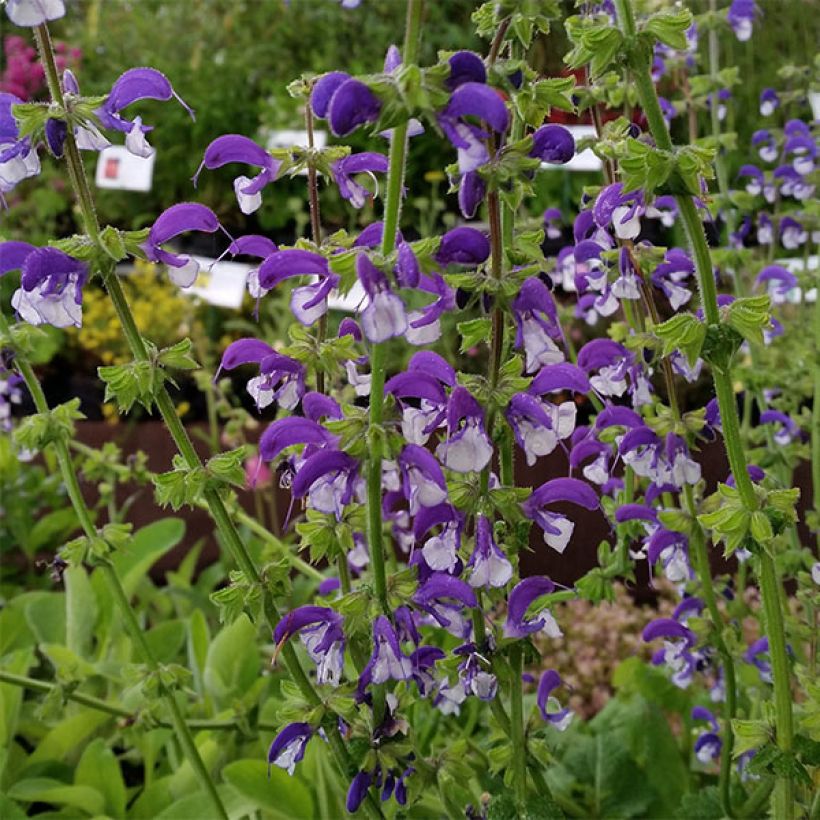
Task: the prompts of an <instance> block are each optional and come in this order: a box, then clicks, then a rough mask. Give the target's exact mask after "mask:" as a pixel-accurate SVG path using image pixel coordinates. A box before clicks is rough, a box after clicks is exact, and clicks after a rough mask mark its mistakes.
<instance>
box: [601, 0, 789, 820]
mask: <svg viewBox="0 0 820 820" xmlns="http://www.w3.org/2000/svg"><path fill="white" fill-rule="evenodd" d="M615 6H616V9H617V12H618V20H619V24H620V27H621V30H622V31H623V33H624V34H625V35H626V37H627V38H628V39H633V38H634V37H635V35H636V27H635V18H634V16H633V13H632V5H631V3H630V0H615ZM647 56H648V55H647ZM633 69H634V70H633V79H634V82H635V85H636V88H637V90H638V96H639V99H640V101H641V106H642V108H643V110H644V113H645V115H646V119H647V122H648V123H649V128H650V131H651V133H652V136H653V137H654V139H655V143H656V144H657V146H658V147H659V148H660V149H662V150H665V151H673V150H674V146H673V144H672V139H671V137H670V136H669V131H668V129H667V127H666V123H665V121H664V119H663V114H662V113H661V109H660V104H659V103H658V96H657V92H656V91H655V86H654V84H653V82H652V78H651V76H650V72H649V62H648V60H647V59H644V60H642V61H641V64H640V65H636V66H634V67H633ZM676 200H677V204H678V209H679V212H680V215H681V219H682V221H683V225H684V228H685V230H686V235H687V238H688V239H689V244H690V246H691V248H692V252H693V256H694V259H695V270H696V273H697V278H698V284H699V286H700V293H701V302H702V305H703V311H704V315H705V317H706V323H707V324H708V325H717V324H719V323H720V312H719V309H718V303H717V289H716V287H715V279H714V275H713V273H712V260H711V255H710V253H709V246H708V245H707V242H706V235H705V234H704V231H703V224H702V223H701V221H700V218H699V217H698V214H697V210H696V208H695V204H694V202H693V201H692V197H691V196H688V195H678V196H677V197H676ZM712 377H713V380H714V384H715V392H716V394H717V399H718V406H719V409H720V417H721V422H722V425H723V440H724V445H725V447H726V454H727V456H728V458H729V465H730V467H731V470H732V474H733V475H734V479H735V483H736V486H737V489H738V493H739V495H740V498H741V499H742V501H743V504H744V506H745V507H746V509H747V510H748V511H749V512H750V513H751V512H754V511H755V510H757V507H758V502H757V496H756V494H755V489H754V485H753V484H752V481H751V479H750V478H749V474H748V472H747V469H746V468H747V464H748V462H747V460H746V454H745V452H744V450H743V443H742V441H741V437H740V423H739V419H738V412H737V404H736V402H735V397H734V391H733V389H732V381H731V374H730V372H729V371H728V370H723V369H721V368H717V367H713V368H712ZM760 546H761V554H760V587H761V596H762V598H763V607H764V612H765V622H766V633H767V635H768V638H769V648H770V653H771V658H772V673H773V680H774V691H775V725H776V729H777V744H778V746H779V748H780V749H781V751H783V752H787V753H788V752H790V751H791V748H792V745H793V724H792V704H791V686H790V679H789V665H788V658H787V656H786V638H785V630H784V624H783V613H782V611H781V607H780V592H779V588H780V583H779V581H778V578H777V572H776V569H775V565H774V559H773V558H772V556H771V555H770V554H769V553H768V552H767V549H769V548H770V546H771V545H769V544H761V545H760ZM793 794H794V789H793V784H792V781H791V780H790V779H789V778H788V777H779V778H778V780H777V785H776V787H775V807H776V811H775V814H776V816H777V817H778V818H781V817H782V818H784V820H791V818H792V817H793V816H794V799H793ZM724 808H725V807H724Z"/></svg>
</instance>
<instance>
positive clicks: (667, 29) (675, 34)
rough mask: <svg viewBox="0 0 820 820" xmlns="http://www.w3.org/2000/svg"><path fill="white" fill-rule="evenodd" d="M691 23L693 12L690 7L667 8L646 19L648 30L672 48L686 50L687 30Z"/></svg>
mask: <svg viewBox="0 0 820 820" xmlns="http://www.w3.org/2000/svg"><path fill="white" fill-rule="evenodd" d="M691 25H692V12H691V11H689V9H685V8H680V9H667V10H663V11H659V12H657V13H655V14H653V15H652V16H651V17H650V18H649V19H648V20H647V21H646V30H647V31H650V32H652V34H654V35H655V36H656V37H657V38H658V39H659V40H660V41H661V42H662V43H664V44H666V45H667V46H669V47H670V48H674V49H675V50H677V51H685V50H686V46H687V42H686V31H687V29H688V28H689V27H690V26H691Z"/></svg>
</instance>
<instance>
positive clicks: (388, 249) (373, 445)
mask: <svg viewBox="0 0 820 820" xmlns="http://www.w3.org/2000/svg"><path fill="white" fill-rule="evenodd" d="M423 8H424V2H423V0H408V2H407V18H406V22H405V33H404V49H403V50H402V59H403V60H404V61H405V62H407V63H413V62H414V61H415V60H416V59H417V56H418V51H419V43H420V42H421V15H422V11H423ZM407 130H408V125H407V122H403V123H400V124H399V125H397V126H396V127H395V128H394V129H393V134H392V136H391V139H390V159H389V166H388V171H387V193H386V196H385V204H384V219H383V225H382V241H381V253H382V257H383V258H387V257H388V256H389V255H390V254H391V253H392V252H393V251H394V249H395V247H396V231H397V230H398V228H399V219H400V217H401V200H402V189H403V188H404V173H405V167H406V163H407ZM385 352H386V349H385V343H384V342H381V343H379V342H377V343H374V344H373V345H371V348H370V373H371V378H370V410H369V419H368V424H369V442H368V443H369V446H370V455H369V458H368V460H367V541H368V549H369V552H370V561H371V565H372V567H373V585H374V587H375V592H376V597H377V599H378V601H379V605H380V606H381V608H382V611H383V612H384V613H385V614H390V613H391V609H390V603H389V601H388V598H387V573H386V571H385V558H386V555H385V546H384V532H383V524H382V454H383V453H384V429H383V428H382V422H383V420H384V381H385V371H386V361H385Z"/></svg>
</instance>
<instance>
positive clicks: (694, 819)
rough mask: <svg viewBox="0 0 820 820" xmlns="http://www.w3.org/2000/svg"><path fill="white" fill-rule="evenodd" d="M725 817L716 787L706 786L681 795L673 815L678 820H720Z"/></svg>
mask: <svg viewBox="0 0 820 820" xmlns="http://www.w3.org/2000/svg"><path fill="white" fill-rule="evenodd" d="M725 816H726V815H725V814H724V812H723V805H722V804H721V802H720V792H719V790H718V787H717V786H706V788H700V789H697V790H696V791H693V792H691V793H689V794H685V795H683V798H682V799H681V803H680V807H679V808H678V810H677V812H676V813H675V817H676V818H678V820H721V818H723V817H725Z"/></svg>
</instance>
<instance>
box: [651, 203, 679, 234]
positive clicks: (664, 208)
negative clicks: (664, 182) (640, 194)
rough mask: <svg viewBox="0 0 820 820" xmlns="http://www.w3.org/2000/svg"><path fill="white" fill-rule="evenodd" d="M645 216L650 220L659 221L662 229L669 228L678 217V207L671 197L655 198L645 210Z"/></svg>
mask: <svg viewBox="0 0 820 820" xmlns="http://www.w3.org/2000/svg"><path fill="white" fill-rule="evenodd" d="M646 215H647V216H648V217H651V218H652V219H660V221H661V225H663V227H664V228H671V227H672V226H673V225H674V224H675V219H676V218H677V215H678V206H677V203H676V202H675V198H674V197H673V196H659V197H656V198H655V200H654V201H653V202H652V204H651V205H648V206H647V208H646Z"/></svg>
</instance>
